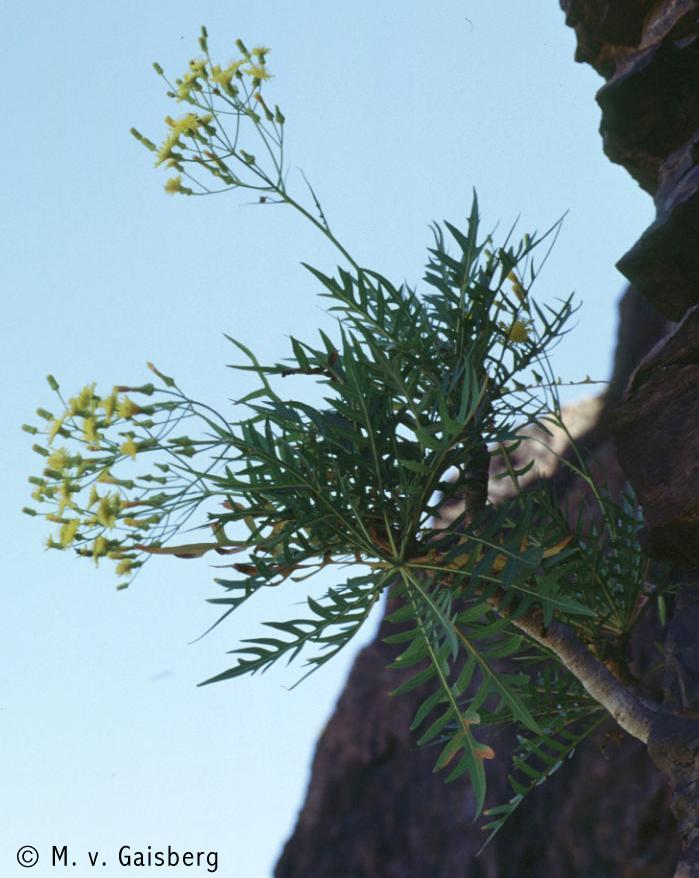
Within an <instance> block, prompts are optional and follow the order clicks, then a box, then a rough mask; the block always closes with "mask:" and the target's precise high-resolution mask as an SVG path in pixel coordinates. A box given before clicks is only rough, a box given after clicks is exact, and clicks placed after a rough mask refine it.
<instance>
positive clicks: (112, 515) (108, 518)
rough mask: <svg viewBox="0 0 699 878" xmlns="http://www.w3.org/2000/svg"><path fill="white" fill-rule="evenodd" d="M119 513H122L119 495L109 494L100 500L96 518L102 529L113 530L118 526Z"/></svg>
mask: <svg viewBox="0 0 699 878" xmlns="http://www.w3.org/2000/svg"><path fill="white" fill-rule="evenodd" d="M119 512H121V498H120V497H119V495H118V494H107V496H106V497H102V499H101V500H100V503H99V506H98V507H97V513H96V515H95V518H96V519H97V522H98V524H101V525H102V527H107V528H112V527H114V525H115V524H116V519H117V515H118V514H119Z"/></svg>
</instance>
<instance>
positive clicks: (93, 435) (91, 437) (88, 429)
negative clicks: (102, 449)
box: [83, 417, 100, 445]
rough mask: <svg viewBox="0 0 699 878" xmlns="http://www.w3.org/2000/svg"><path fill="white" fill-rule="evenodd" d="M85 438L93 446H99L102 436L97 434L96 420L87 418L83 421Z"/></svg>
mask: <svg viewBox="0 0 699 878" xmlns="http://www.w3.org/2000/svg"><path fill="white" fill-rule="evenodd" d="M83 436H84V437H85V441H86V442H91V443H92V444H93V445H99V442H100V435H99V433H98V432H97V424H96V423H95V419H94V418H92V417H90V418H85V420H84V421H83Z"/></svg>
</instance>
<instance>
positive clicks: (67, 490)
mask: <svg viewBox="0 0 699 878" xmlns="http://www.w3.org/2000/svg"><path fill="white" fill-rule="evenodd" d="M75 490H77V489H76V488H74V487H73V485H71V483H70V482H69V481H67V480H65V481H63V482H62V484H61V487H60V489H59V492H58V514H59V515H63V513H64V512H65V511H66V508H68V509H75V503H74V502H73V498H72V497H71V494H72V493H73V492H74V491H75Z"/></svg>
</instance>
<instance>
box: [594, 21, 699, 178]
mask: <svg viewBox="0 0 699 878" xmlns="http://www.w3.org/2000/svg"><path fill="white" fill-rule="evenodd" d="M697 81H699V39H697V38H696V37H692V36H689V37H685V38H684V39H683V40H679V41H677V42H667V41H664V42H661V43H659V44H657V45H654V46H650V47H649V48H648V49H645V50H643V51H641V52H637V53H635V54H633V55H631V56H628V57H627V58H626V59H625V61H624V63H623V64H622V65H621V66H620V68H619V69H618V70H617V72H616V73H615V75H614V76H613V77H612V78H611V79H610V80H609V82H608V83H607V84H606V85H604V86H602V88H601V89H600V90H599V92H598V94H597V102H598V103H599V105H600V107H601V109H602V124H601V131H602V137H603V142H604V151H605V152H606V154H607V155H608V156H609V158H610V159H611V160H612V161H613V162H617V163H618V164H623V165H624V167H625V168H626V169H627V170H628V171H629V173H630V174H631V175H632V176H633V177H634V178H635V179H636V180H638V182H639V183H640V184H641V186H643V188H644V189H646V190H647V191H649V192H654V191H655V189H656V187H657V184H658V175H659V172H660V167H661V165H662V163H663V161H664V159H665V158H666V157H667V156H669V155H670V154H671V153H674V152H675V151H676V150H677V149H679V148H681V147H682V146H683V145H684V144H685V143H686V142H687V141H688V140H689V139H690V137H692V135H693V134H694V133H695V132H697V131H699V89H697V85H696V83H697ZM669 93H672V101H670V102H668V100H667V96H668V94H669Z"/></svg>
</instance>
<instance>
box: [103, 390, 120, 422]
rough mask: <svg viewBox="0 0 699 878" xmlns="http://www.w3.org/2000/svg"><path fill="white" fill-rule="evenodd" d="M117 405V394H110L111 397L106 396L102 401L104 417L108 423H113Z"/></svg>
mask: <svg viewBox="0 0 699 878" xmlns="http://www.w3.org/2000/svg"><path fill="white" fill-rule="evenodd" d="M116 404H117V395H116V393H110V394H109V396H105V397H104V398H103V399H101V400H100V405H101V406H102V408H103V409H104V417H105V418H106V420H107V423H109V421H111V419H112V416H113V415H114V410H115V409H116Z"/></svg>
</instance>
